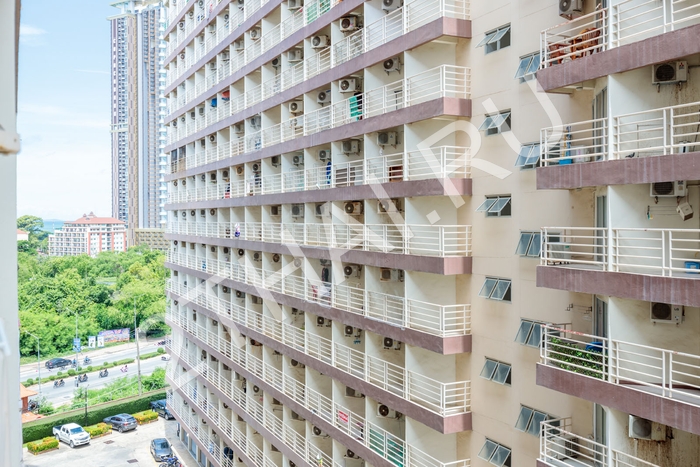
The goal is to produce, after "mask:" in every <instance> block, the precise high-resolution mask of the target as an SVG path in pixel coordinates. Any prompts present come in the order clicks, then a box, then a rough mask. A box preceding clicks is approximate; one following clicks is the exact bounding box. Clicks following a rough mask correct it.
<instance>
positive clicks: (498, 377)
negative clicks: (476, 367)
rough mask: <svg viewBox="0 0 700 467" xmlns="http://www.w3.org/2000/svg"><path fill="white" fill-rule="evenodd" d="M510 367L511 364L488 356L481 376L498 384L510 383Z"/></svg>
mask: <svg viewBox="0 0 700 467" xmlns="http://www.w3.org/2000/svg"><path fill="white" fill-rule="evenodd" d="M510 369H511V366H510V365H508V364H507V363H502V362H498V361H496V360H491V359H490V358H487V359H486V362H484V366H483V368H482V369H481V373H480V374H479V376H481V377H482V378H485V379H488V380H490V381H493V382H495V383H498V384H507V385H510Z"/></svg>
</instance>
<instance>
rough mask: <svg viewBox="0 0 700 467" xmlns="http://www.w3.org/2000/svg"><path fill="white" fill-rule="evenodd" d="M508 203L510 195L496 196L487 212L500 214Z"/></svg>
mask: <svg viewBox="0 0 700 467" xmlns="http://www.w3.org/2000/svg"><path fill="white" fill-rule="evenodd" d="M508 204H510V197H504V198H498V199H497V200H496V202H495V203H493V206H491V207H490V208H489V211H488V212H489V214H501V213H502V212H503V210H504V209H505V207H506V206H507V205H508Z"/></svg>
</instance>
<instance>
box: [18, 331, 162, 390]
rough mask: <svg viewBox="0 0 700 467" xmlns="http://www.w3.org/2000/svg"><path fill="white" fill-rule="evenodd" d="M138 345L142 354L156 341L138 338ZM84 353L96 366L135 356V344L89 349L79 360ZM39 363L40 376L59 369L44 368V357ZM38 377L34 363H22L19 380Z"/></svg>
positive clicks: (148, 350)
mask: <svg viewBox="0 0 700 467" xmlns="http://www.w3.org/2000/svg"><path fill="white" fill-rule="evenodd" d="M139 345H140V346H141V353H142V354H144V353H149V352H155V351H156V350H157V349H158V344H157V343H156V341H151V342H146V341H145V340H140V341H139ZM86 355H89V356H90V358H91V359H92V362H91V363H90V365H92V366H94V367H97V366H98V365H102V363H103V362H114V361H117V360H124V359H125V358H136V344H134V343H128V344H123V345H119V346H115V347H107V348H104V349H96V350H91V351H89V352H83V353H82V354H80V359H81V361H82V359H83V358H84V357H85V356H86ZM65 358H67V359H69V360H73V358H75V355H71V356H66V357H65ZM40 363H41V377H42V378H46V377H47V376H49V375H55V374H56V372H57V371H59V370H56V369H54V370H51V371H49V369H48V368H46V365H45V363H46V359H42V360H41V362H40ZM66 370H67V368H66ZM63 372H64V373H65V370H63ZM38 377H39V371H38V369H37V364H36V363H28V364H26V365H22V366H21V367H20V369H19V378H20V379H19V380H20V381H26V380H27V379H28V378H33V379H34V380H36V379H37V378H38Z"/></svg>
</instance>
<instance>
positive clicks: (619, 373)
mask: <svg viewBox="0 0 700 467" xmlns="http://www.w3.org/2000/svg"><path fill="white" fill-rule="evenodd" d="M542 331H543V345H542V347H541V349H540V353H541V357H542V363H543V364H545V365H548V366H552V367H555V368H560V369H562V370H565V371H570V372H572V373H577V374H581V375H584V376H589V377H592V378H597V379H601V380H603V381H606V382H608V383H611V384H616V385H624V387H625V388H627V389H634V390H637V391H642V392H647V393H651V394H654V395H656V396H659V397H661V398H664V399H673V400H677V401H681V402H683V403H686V404H691V405H695V406H700V355H693V354H689V353H685V352H678V351H675V350H668V349H661V348H658V347H652V346H648V345H642V344H634V343H631V342H625V341H621V340H617V339H610V338H603V337H598V336H593V335H590V334H585V333H580V332H575V331H571V330H565V329H561V328H558V327H554V326H544V325H543V326H542Z"/></svg>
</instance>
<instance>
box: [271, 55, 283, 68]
mask: <svg viewBox="0 0 700 467" xmlns="http://www.w3.org/2000/svg"><path fill="white" fill-rule="evenodd" d="M270 65H272V68H279V67H280V66H282V59H281V58H280V57H275V58H273V59H272V61H271V62H270Z"/></svg>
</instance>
